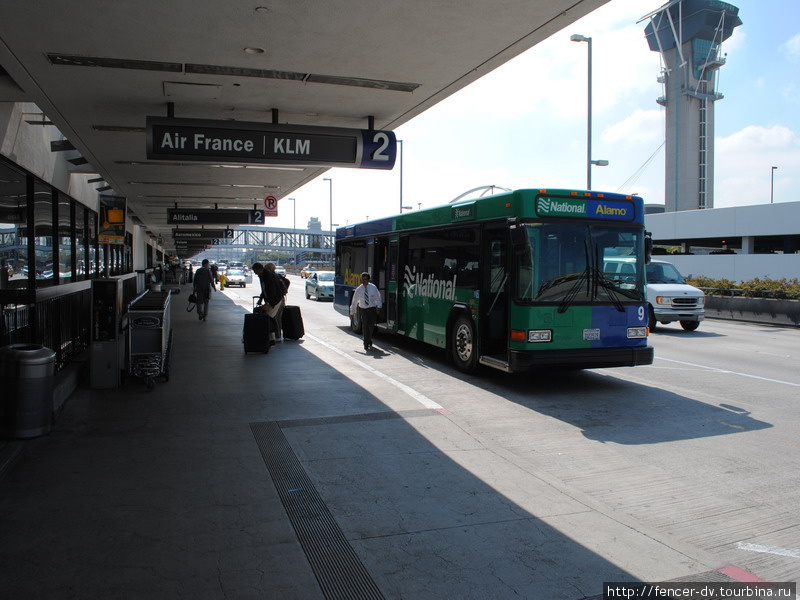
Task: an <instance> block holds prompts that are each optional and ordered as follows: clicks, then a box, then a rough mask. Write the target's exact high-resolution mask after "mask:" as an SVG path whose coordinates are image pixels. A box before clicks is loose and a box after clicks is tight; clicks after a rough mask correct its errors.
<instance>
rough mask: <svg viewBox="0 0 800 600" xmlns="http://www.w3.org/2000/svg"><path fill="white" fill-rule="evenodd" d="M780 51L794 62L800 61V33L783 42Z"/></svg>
mask: <svg viewBox="0 0 800 600" xmlns="http://www.w3.org/2000/svg"><path fill="white" fill-rule="evenodd" d="M780 51H781V52H782V53H783V54H784V55H785V56H786V58H787V59H788V60H789V61H790V62H793V63H800V33H798V34H797V35H796V36H794V37H793V38H791V39H789V40H788V41H786V42H784V43H783V44H781V47H780Z"/></svg>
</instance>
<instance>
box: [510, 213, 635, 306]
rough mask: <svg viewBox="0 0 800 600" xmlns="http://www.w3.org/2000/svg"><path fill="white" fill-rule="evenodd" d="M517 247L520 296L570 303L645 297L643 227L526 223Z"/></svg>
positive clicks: (629, 299)
mask: <svg viewBox="0 0 800 600" xmlns="http://www.w3.org/2000/svg"><path fill="white" fill-rule="evenodd" d="M525 229H526V230H527V233H528V235H527V242H528V243H527V247H525V248H517V252H516V255H517V264H516V269H517V281H516V298H517V301H520V302H553V303H559V304H561V305H562V306H563V307H564V308H566V307H567V306H568V305H569V304H575V303H584V304H585V303H592V302H611V303H614V304H617V305H620V303H621V302H623V301H636V302H642V301H644V297H645V294H644V288H645V283H644V273H643V270H642V269H641V267H637V262H638V263H639V264H641V262H642V261H641V260H639V261H637V258H640V257H641V254H642V252H643V250H642V249H643V247H644V242H643V236H644V231H643V230H641V229H639V228H633V227H610V226H608V225H605V224H603V225H589V224H585V223H527V224H525Z"/></svg>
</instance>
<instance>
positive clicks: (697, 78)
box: [639, 0, 742, 212]
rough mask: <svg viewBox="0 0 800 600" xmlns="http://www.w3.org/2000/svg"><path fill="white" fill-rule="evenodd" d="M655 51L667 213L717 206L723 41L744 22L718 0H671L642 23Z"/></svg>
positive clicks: (643, 19)
mask: <svg viewBox="0 0 800 600" xmlns="http://www.w3.org/2000/svg"><path fill="white" fill-rule="evenodd" d="M645 20H649V21H650V22H649V24H648V25H647V27H646V28H645V35H646V36H647V43H648V44H649V45H650V50H652V51H654V52H660V53H661V62H662V69H661V76H660V77H659V78H658V81H659V82H660V83H662V84H663V86H664V95H663V96H661V97H660V98H659V99H658V100H657V102H658V103H659V104H661V105H662V106H665V107H666V109H667V110H666V121H667V124H666V178H665V183H666V197H665V204H666V210H667V212H671V211H677V210H695V209H698V208H713V207H714V102H716V101H717V100H720V99H721V98H722V94H720V93H718V92H717V76H716V75H717V69H719V68H720V67H722V65H724V64H725V57H724V56H723V55H722V54H721V52H720V46H721V44H722V42H723V41H725V40H726V39H728V38H729V37H730V36H731V34H732V33H733V28H734V27H737V26H738V25H741V24H742V21H741V19H739V9H738V8H737V7H735V6H733V5H732V4H728V3H727V2H720V1H719V0H671V1H670V2H667V4H665V5H664V6H662V7H661V8H659V9H658V10H656V11H654V12H652V13H650V14H649V15H645V16H644V17H642V19H641V20H640V21H639V22H640V23H641V22H642V21H645Z"/></svg>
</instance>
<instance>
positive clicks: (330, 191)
mask: <svg viewBox="0 0 800 600" xmlns="http://www.w3.org/2000/svg"><path fill="white" fill-rule="evenodd" d="M323 181H327V182H328V199H329V202H330V215H329V216H330V221H328V223H330V226H331V231H333V179H331V178H330V177H325V178H324V179H323Z"/></svg>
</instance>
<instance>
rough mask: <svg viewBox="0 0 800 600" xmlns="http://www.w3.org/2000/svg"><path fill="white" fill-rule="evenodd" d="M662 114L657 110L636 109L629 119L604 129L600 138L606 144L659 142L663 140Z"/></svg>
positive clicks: (662, 112) (661, 111)
mask: <svg viewBox="0 0 800 600" xmlns="http://www.w3.org/2000/svg"><path fill="white" fill-rule="evenodd" d="M664 114H665V113H664V111H663V110H658V109H653V110H642V109H637V110H635V111H633V114H631V115H630V116H629V117H626V118H624V119H622V120H621V121H618V122H616V123H613V124H611V125H609V126H608V127H606V128H605V130H604V131H603V133H602V136H601V138H602V140H603V141H604V142H606V143H608V144H614V143H623V142H625V143H630V142H636V143H647V144H653V143H656V142H661V141H662V140H663V139H664Z"/></svg>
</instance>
